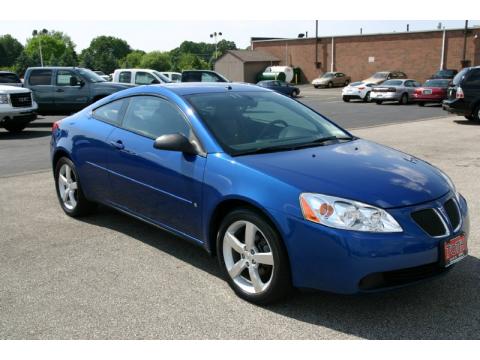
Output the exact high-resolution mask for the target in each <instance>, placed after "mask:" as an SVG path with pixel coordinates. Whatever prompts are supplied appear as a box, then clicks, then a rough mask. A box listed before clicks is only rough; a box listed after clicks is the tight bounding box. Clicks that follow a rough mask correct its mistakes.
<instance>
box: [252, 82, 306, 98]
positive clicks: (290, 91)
mask: <svg viewBox="0 0 480 360" xmlns="http://www.w3.org/2000/svg"><path fill="white" fill-rule="evenodd" d="M257 85H258V86H261V87H264V88H267V89H270V90H273V91H276V92H278V93H280V94H284V95H288V96H291V97H297V96H298V95H300V89H299V88H298V87H296V86H293V85H291V84H289V83H286V82H285V81H280V80H262V81H259V82H258V83H257Z"/></svg>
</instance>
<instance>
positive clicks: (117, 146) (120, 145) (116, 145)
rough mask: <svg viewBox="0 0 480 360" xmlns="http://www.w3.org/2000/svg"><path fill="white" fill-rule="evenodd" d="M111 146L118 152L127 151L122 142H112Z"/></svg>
mask: <svg viewBox="0 0 480 360" xmlns="http://www.w3.org/2000/svg"><path fill="white" fill-rule="evenodd" d="M110 145H112V146H113V147H114V148H115V149H117V150H123V149H125V145H123V142H122V140H117V141H110Z"/></svg>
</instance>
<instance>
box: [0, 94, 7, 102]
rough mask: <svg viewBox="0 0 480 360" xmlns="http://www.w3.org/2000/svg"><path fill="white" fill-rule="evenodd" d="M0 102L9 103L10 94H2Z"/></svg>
mask: <svg viewBox="0 0 480 360" xmlns="http://www.w3.org/2000/svg"><path fill="white" fill-rule="evenodd" d="M0 104H8V95H4V94H0Z"/></svg>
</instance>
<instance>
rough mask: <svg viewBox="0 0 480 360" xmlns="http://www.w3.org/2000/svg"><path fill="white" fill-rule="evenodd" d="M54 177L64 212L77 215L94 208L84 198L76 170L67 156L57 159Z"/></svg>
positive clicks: (84, 213)
mask: <svg viewBox="0 0 480 360" xmlns="http://www.w3.org/2000/svg"><path fill="white" fill-rule="evenodd" d="M68 169H70V170H68ZM68 173H70V175H69V174H68ZM54 178H55V189H56V191H57V198H58V201H59V202H60V206H61V207H62V209H63V211H64V212H65V214H67V215H68V216H72V217H79V216H85V215H88V214H90V213H91V212H92V211H93V210H94V208H95V203H92V202H91V201H88V200H87V199H86V198H85V195H84V194H83V191H82V186H81V184H80V180H79V178H78V175H77V170H76V168H75V165H74V164H73V162H72V161H71V160H70V159H69V158H67V157H62V158H60V159H59V160H58V161H57V163H56V164H55V172H54ZM74 186H75V187H74Z"/></svg>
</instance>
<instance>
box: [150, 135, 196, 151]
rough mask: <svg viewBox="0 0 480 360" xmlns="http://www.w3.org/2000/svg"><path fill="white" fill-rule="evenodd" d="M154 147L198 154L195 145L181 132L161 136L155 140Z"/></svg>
mask: <svg viewBox="0 0 480 360" xmlns="http://www.w3.org/2000/svg"><path fill="white" fill-rule="evenodd" d="M153 147H154V148H155V149H159V150H168V151H181V152H182V153H184V154H188V155H197V154H198V151H197V149H196V147H195V145H193V144H192V143H191V142H190V140H189V139H188V138H187V137H186V136H185V135H183V134H180V133H176V134H167V135H162V136H159V137H158V138H157V139H156V140H155V142H154V144H153Z"/></svg>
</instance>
